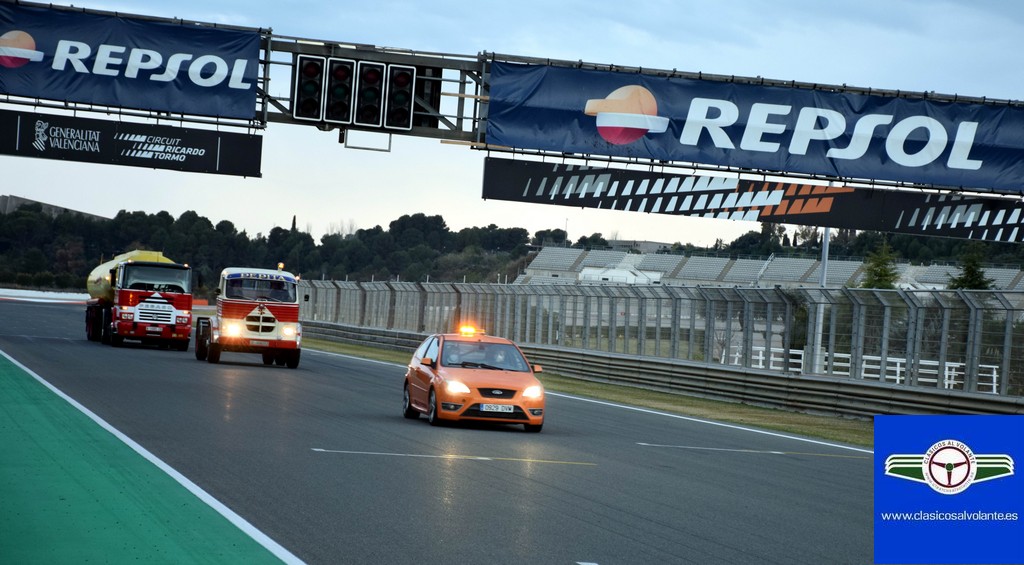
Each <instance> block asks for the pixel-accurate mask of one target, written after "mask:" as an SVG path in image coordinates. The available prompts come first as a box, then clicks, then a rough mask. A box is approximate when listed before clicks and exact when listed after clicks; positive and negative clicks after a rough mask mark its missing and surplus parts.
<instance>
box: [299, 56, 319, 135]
mask: <svg viewBox="0 0 1024 565" xmlns="http://www.w3.org/2000/svg"><path fill="white" fill-rule="evenodd" d="M323 113H324V58H323V57H318V56H315V55H296V57H295V76H294V78H293V80H292V117H293V118H295V119H296V120H308V121H317V122H318V121H320V120H321V119H323Z"/></svg>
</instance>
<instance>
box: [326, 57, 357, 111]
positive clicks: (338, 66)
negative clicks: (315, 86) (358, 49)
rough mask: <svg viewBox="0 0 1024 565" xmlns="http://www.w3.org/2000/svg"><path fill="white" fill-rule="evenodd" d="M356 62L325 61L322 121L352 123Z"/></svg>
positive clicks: (349, 60)
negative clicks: (325, 81)
mask: <svg viewBox="0 0 1024 565" xmlns="http://www.w3.org/2000/svg"><path fill="white" fill-rule="evenodd" d="M355 69H356V62H355V61H353V60H351V59H337V58H334V57H331V58H330V59H328V60H327V94H326V98H327V102H326V105H325V109H324V121H326V122H334V123H339V124H350V123H352V82H353V80H352V79H353V78H354V76H355Z"/></svg>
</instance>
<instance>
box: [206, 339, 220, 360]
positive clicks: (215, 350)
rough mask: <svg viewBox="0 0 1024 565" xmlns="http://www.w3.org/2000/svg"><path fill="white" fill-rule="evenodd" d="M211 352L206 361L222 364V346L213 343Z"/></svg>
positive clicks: (207, 354)
mask: <svg viewBox="0 0 1024 565" xmlns="http://www.w3.org/2000/svg"><path fill="white" fill-rule="evenodd" d="M209 347H210V350H209V351H208V352H207V353H206V360H207V361H209V362H210V363H220V344H219V343H211V344H210V345H209Z"/></svg>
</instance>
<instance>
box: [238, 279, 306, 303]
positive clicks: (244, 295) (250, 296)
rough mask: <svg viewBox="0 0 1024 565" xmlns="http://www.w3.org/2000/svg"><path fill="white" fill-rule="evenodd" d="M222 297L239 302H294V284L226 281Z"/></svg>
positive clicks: (239, 280)
mask: <svg viewBox="0 0 1024 565" xmlns="http://www.w3.org/2000/svg"><path fill="white" fill-rule="evenodd" d="M224 286H225V288H224V296H226V297H227V298H236V299H241V300H268V301H271V302H295V297H296V293H295V283H293V282H289V281H269V280H263V279H243V278H238V279H228V280H227V282H226V284H225V285H224Z"/></svg>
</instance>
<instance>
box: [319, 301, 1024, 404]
mask: <svg viewBox="0 0 1024 565" xmlns="http://www.w3.org/2000/svg"><path fill="white" fill-rule="evenodd" d="M302 286H303V291H304V293H305V294H307V295H309V297H310V298H309V300H308V301H306V302H304V303H303V306H302V319H303V320H309V321H319V322H329V323H337V324H346V325H351V326H361V327H367V328H379V329H388V330H398V331H410V332H417V333H421V334H428V333H437V332H450V331H454V330H456V329H457V328H458V327H459V326H460V325H462V324H473V325H476V326H477V327H481V328H484V329H485V330H486V331H487V332H488V333H491V334H495V335H499V336H503V337H507V338H510V339H512V340H515V341H516V342H519V343H521V344H532V345H550V346H558V347H566V348H575V349H580V350H584V351H585V350H593V351H601V352H607V353H617V354H627V355H640V356H645V357H651V358H667V359H678V360H685V361H692V362H698V363H707V364H721V365H725V366H733V367H743V368H748V369H756V370H766V371H770V372H775V373H778V374H780V375H789V376H793V375H815V376H824V377H836V378H844V379H860V380H863V381H875V382H881V383H891V384H895V385H901V386H908V387H927V388H935V389H943V390H949V391H966V392H980V393H989V394H997V395H1006V396H1024V339H1021V338H1024V292H1009V291H951V290H870V289H848V288H841V289H836V288H782V287H775V288H739V287H715V286H708V287H705V286H695V287H684V286H659V285H611V284H594V285H586V284H556V285H544V284H527V285H514V284H504V285H503V284H468V283H467V284H456V283H411V282H363V283H359V282H337V281H303V282H302Z"/></svg>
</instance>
